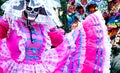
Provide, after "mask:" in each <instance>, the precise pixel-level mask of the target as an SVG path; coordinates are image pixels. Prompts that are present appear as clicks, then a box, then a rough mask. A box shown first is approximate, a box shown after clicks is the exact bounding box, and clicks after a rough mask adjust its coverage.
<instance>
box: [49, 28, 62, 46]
mask: <svg viewBox="0 0 120 73" xmlns="http://www.w3.org/2000/svg"><path fill="white" fill-rule="evenodd" d="M48 35H49V37H50V39H51V43H52V47H57V46H58V45H60V44H61V43H62V42H63V37H64V30H62V29H56V28H52V29H50V32H48Z"/></svg>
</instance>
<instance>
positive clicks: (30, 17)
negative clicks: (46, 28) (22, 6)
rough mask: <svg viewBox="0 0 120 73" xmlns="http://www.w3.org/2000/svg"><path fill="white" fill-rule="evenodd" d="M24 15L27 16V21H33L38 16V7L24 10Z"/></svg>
mask: <svg viewBox="0 0 120 73" xmlns="http://www.w3.org/2000/svg"><path fill="white" fill-rule="evenodd" d="M25 12H26V14H27V18H28V20H35V19H36V17H37V16H38V14H39V7H38V8H32V7H28V6H27V7H26V10H25Z"/></svg>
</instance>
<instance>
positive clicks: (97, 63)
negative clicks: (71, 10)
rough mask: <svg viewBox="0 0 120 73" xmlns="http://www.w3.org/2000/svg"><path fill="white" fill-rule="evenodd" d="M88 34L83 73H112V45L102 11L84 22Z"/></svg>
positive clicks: (91, 15)
mask: <svg viewBox="0 0 120 73" xmlns="http://www.w3.org/2000/svg"><path fill="white" fill-rule="evenodd" d="M83 27H84V29H85V32H86V44H87V45H86V59H85V62H84V66H83V67H84V69H83V71H82V73H94V72H101V73H110V52H111V44H110V39H109V37H108V34H107V28H106V26H105V21H104V19H103V17H102V14H101V13H100V11H96V12H95V13H93V14H90V15H89V16H88V17H86V19H85V20H84V21H83Z"/></svg>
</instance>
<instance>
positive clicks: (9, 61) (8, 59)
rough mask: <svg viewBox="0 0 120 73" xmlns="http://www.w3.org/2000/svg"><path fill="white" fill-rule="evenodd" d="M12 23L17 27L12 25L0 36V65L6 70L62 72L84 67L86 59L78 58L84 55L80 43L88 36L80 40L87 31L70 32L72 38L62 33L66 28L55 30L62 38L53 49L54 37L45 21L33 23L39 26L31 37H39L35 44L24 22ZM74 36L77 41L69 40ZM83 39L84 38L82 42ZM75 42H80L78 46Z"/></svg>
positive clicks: (25, 72) (12, 72) (57, 36)
mask: <svg viewBox="0 0 120 73" xmlns="http://www.w3.org/2000/svg"><path fill="white" fill-rule="evenodd" d="M3 22H4V21H3ZM13 25H14V26H15V27H14V28H10V29H9V34H8V37H6V38H5V39H1V40H0V67H1V68H3V71H4V73H17V72H20V73H62V72H67V71H68V73H70V72H71V71H72V72H73V73H76V72H80V71H81V70H80V68H81V69H82V64H83V63H81V62H82V60H78V58H79V59H82V58H85V57H84V56H83V54H82V50H83V48H82V47H81V48H80V45H83V44H85V40H81V39H82V38H83V37H84V36H83V37H81V39H80V36H81V35H82V34H83V33H84V32H83V33H79V35H78V34H77V33H76V36H74V37H73V36H72V35H74V34H75V33H70V34H69V35H70V36H71V38H68V39H69V40H68V39H67V38H66V37H63V31H62V32H59V31H57V32H55V33H53V32H52V36H53V37H54V41H56V40H58V38H60V39H59V41H60V42H59V44H57V47H56V48H53V49H51V48H50V47H51V43H50V42H51V39H50V37H49V36H48V32H46V31H45V29H44V28H45V27H44V26H43V25H42V24H39V25H38V24H34V25H32V27H33V28H34V29H37V30H35V33H36V34H32V37H33V38H34V39H36V40H35V41H36V42H34V43H33V44H32V43H31V40H30V34H29V31H28V28H26V27H25V25H24V24H23V22H21V21H16V22H15V23H14V24H13ZM82 29H83V28H82V27H81V30H82ZM75 32H78V31H75ZM33 33H34V32H33ZM84 34H85V33H84ZM55 36H56V38H55ZM68 37H69V36H68ZM77 37H78V38H77ZM76 38H77V39H76ZM71 39H72V41H73V42H74V41H76V43H72V42H70V41H71ZM84 39H85V38H84ZM80 40H81V41H82V42H79V41H80ZM83 41H84V42H83ZM75 45H77V46H76V48H75ZM84 47H85V46H84ZM84 49H85V48H84ZM21 56H22V57H21ZM30 56H33V57H34V58H33V57H30ZM28 57H29V58H28ZM35 58H37V59H38V60H37V59H35ZM69 58H70V59H69ZM72 58H74V61H72ZM78 63H79V66H78ZM73 64H74V65H75V66H74V67H73ZM65 67H67V68H68V70H66V68H65Z"/></svg>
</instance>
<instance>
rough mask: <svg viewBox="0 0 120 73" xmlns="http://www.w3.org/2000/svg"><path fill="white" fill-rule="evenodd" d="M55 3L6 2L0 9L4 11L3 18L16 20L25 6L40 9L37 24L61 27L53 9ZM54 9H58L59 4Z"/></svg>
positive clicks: (32, 0) (41, 0)
mask: <svg viewBox="0 0 120 73" xmlns="http://www.w3.org/2000/svg"><path fill="white" fill-rule="evenodd" d="M51 3H54V4H51ZM56 3H57V1H55V0H8V1H6V2H5V3H4V4H3V5H2V6H1V8H2V9H3V10H4V16H5V18H7V19H9V18H10V19H11V20H16V19H18V18H20V17H21V16H22V12H23V11H24V10H25V9H26V5H27V4H28V6H30V7H33V8H35V7H40V11H39V15H38V17H37V18H36V19H35V21H36V22H37V23H43V24H49V26H50V27H53V26H56V25H58V26H59V25H60V26H61V25H62V24H61V22H60V21H59V18H58V17H57V14H56V13H55V11H54V9H53V7H55V4H56ZM56 7H60V4H59V5H56Z"/></svg>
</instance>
